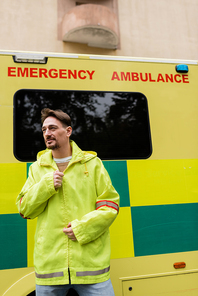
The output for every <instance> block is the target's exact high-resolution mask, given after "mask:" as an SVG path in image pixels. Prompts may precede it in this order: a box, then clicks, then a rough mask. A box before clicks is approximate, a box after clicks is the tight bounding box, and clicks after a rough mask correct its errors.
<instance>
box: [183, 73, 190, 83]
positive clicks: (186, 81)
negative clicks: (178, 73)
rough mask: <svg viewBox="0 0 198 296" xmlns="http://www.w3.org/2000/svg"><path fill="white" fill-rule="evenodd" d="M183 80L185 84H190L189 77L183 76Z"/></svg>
mask: <svg viewBox="0 0 198 296" xmlns="http://www.w3.org/2000/svg"><path fill="white" fill-rule="evenodd" d="M182 80H183V83H189V81H188V75H182Z"/></svg>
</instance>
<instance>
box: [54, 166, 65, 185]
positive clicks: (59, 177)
mask: <svg viewBox="0 0 198 296" xmlns="http://www.w3.org/2000/svg"><path fill="white" fill-rule="evenodd" d="M63 176H64V174H63V173H62V172H59V171H58V170H57V171H55V172H54V188H55V189H57V188H59V187H61V185H62V182H63Z"/></svg>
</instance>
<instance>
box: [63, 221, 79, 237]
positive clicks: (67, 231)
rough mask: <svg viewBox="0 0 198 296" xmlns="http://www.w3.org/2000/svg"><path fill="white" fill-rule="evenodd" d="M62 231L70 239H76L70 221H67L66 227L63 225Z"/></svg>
mask: <svg viewBox="0 0 198 296" xmlns="http://www.w3.org/2000/svg"><path fill="white" fill-rule="evenodd" d="M63 232H64V233H65V234H66V235H67V236H68V238H70V239H71V240H72V241H76V240H77V239H76V237H75V234H74V232H73V230H72V228H71V222H69V224H68V225H67V228H66V227H64V228H63Z"/></svg>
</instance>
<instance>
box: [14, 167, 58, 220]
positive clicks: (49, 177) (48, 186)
mask: <svg viewBox="0 0 198 296" xmlns="http://www.w3.org/2000/svg"><path fill="white" fill-rule="evenodd" d="M55 193H56V190H55V188H54V181H53V173H52V172H50V173H47V174H45V175H44V176H43V177H42V178H41V179H40V181H39V182H36V180H35V178H34V174H33V169H32V166H30V169H29V176H28V179H27V181H26V183H25V185H24V187H23V188H22V190H21V192H20V194H19V195H18V197H17V200H16V205H17V207H18V211H19V213H20V215H21V216H22V217H23V218H24V219H34V218H36V217H38V216H39V215H40V214H41V213H42V212H43V211H44V209H45V207H46V205H47V201H48V199H49V198H50V197H51V196H52V195H53V194H55Z"/></svg>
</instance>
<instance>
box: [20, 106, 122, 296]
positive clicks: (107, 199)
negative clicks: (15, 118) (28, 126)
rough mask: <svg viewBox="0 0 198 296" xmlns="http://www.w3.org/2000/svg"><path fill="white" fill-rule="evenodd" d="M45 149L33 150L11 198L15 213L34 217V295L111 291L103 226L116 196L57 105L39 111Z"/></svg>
mask: <svg viewBox="0 0 198 296" xmlns="http://www.w3.org/2000/svg"><path fill="white" fill-rule="evenodd" d="M41 114H42V116H41V118H42V124H43V125H42V131H43V137H44V141H45V144H46V147H47V149H46V150H44V151H41V152H39V153H38V155H37V161H36V162H34V163H33V164H32V165H31V166H30V169H29V177H28V179H27V181H26V183H25V185H24V187H23V189H22V191H21V193H20V194H19V196H18V197H17V206H18V209H19V213H20V215H21V216H22V217H23V218H25V219H34V218H36V217H38V221H37V229H36V234H35V249H34V265H35V272H36V295H37V296H45V295H50V296H57V295H58V296H62V295H64V296H65V295H66V292H67V291H68V290H69V288H70V287H73V288H74V289H75V290H76V291H77V292H78V294H79V296H87V295H90V296H92V295H94V296H96V295H104V296H113V295H114V292H113V288H112V285H111V281H110V265H109V264H110V239H109V226H110V225H111V224H112V222H113V221H114V219H115V218H116V216H117V213H118V209H119V195H118V193H117V192H116V190H115V189H114V187H113V186H112V184H111V180H110V178H109V175H108V173H107V171H106V170H105V168H104V166H103V164H102V162H101V160H100V159H99V158H98V157H97V155H96V153H95V152H85V151H82V150H81V149H80V148H79V147H78V146H77V145H76V144H75V142H73V141H70V136H71V133H72V127H71V119H70V117H69V116H68V115H67V114H66V113H64V112H63V111H61V110H50V109H48V108H45V109H43V110H42V112H41Z"/></svg>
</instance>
